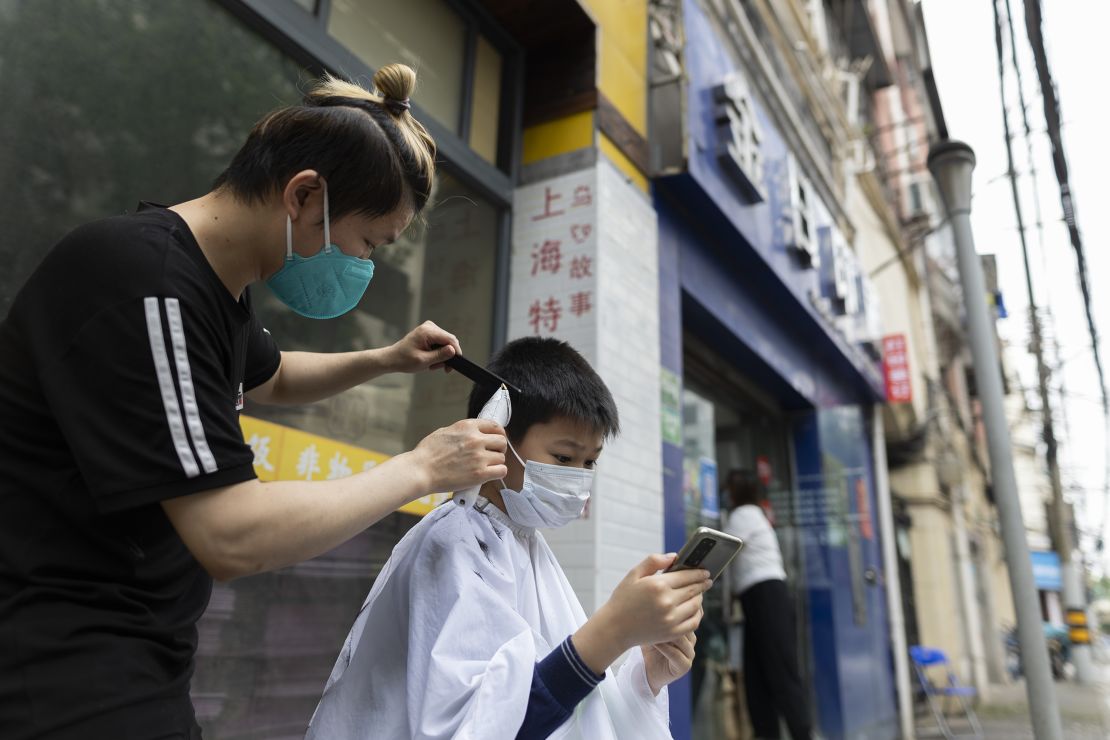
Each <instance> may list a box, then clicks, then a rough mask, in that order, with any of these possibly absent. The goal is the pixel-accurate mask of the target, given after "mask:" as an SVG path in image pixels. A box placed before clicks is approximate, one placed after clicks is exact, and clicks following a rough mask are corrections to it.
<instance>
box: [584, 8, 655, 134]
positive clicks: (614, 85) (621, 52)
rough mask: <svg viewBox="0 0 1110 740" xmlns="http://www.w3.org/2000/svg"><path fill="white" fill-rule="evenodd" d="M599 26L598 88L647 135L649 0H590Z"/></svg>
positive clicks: (637, 129) (635, 126) (630, 121)
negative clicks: (647, 0)
mask: <svg viewBox="0 0 1110 740" xmlns="http://www.w3.org/2000/svg"><path fill="white" fill-rule="evenodd" d="M586 5H587V7H588V8H589V10H590V13H591V14H592V15H593V17H594V19H595V20H596V21H597V25H598V36H599V42H598V89H599V90H601V93H602V94H603V95H605V97H607V98H609V100H611V101H612V102H613V104H614V105H615V106H616V108H617V110H619V111H620V112H621V115H623V116H624V117H625V118H626V119H628V122H629V123H630V124H632V127H633V128H634V129H636V131H637V132H639V133H640V134H641V135H643V136H647V2H646V0H588V1H587V3H586Z"/></svg>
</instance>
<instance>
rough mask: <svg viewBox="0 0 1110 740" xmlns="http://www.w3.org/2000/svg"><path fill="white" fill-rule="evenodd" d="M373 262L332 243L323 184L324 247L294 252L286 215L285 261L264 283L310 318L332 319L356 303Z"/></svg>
mask: <svg viewBox="0 0 1110 740" xmlns="http://www.w3.org/2000/svg"><path fill="white" fill-rule="evenodd" d="M373 277H374V263H373V262H371V261H370V260H364V259H360V258H358V257H352V256H350V255H349V254H344V253H343V250H341V249H340V248H339V247H338V246H336V245H334V244H332V243H331V223H330V220H329V214H328V188H327V186H326V185H325V186H324V248H323V249H321V250H320V251H319V252H317V253H316V254H314V255H312V256H311V257H302V256H300V255H299V254H294V253H293V221H292V219H290V218H289V216H288V215H286V216H285V264H284V265H282V268H281V269H280V270H278V271H277V272H276V273H274V274H273V275H272V276H271V277H270V279H269V280H267V281H266V284H267V285H268V286H270V290H271V291H273V293H274V295H275V296H277V297H278V300H280V301H281V302H282V303H284V304H285V305H286V306H289V308H291V309H293V310H294V311H295V312H297V313H299V314H300V315H301V316H304V317H306V318H309V319H334V318H335V317H336V316H342V315H343V314H345V313H347V312H348V311H350V310H351V309H352V308H354V307H355V306H357V305H358V302H359V301H360V300H362V295H363V294H364V293H365V292H366V287H367V286H368V285H369V284H370V279H371V278H373Z"/></svg>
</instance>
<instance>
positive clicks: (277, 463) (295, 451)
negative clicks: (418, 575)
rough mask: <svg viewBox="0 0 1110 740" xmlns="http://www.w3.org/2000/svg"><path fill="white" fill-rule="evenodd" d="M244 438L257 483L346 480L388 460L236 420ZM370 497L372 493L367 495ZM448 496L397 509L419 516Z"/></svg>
mask: <svg viewBox="0 0 1110 740" xmlns="http://www.w3.org/2000/svg"><path fill="white" fill-rule="evenodd" d="M239 426H240V427H241V428H242V430H243V439H244V440H245V441H246V442H247V444H249V445H250V447H251V450H253V451H254V472H255V473H256V474H257V475H258V478H259V480H263V481H274V480H303V481H320V480H332V479H336V478H345V477H346V476H348V475H352V474H354V473H361V472H363V471H365V470H370V469H371V468H373V467H374V466H375V465H377V464H379V463H381V462H384V461H386V460H388V459H389V455H383V454H382V453H380V452H375V451H374V450H367V449H364V448H362V447H355V446H354V445H349V444H344V443H343V442H337V441H336V440H334V439H328V438H327V437H321V436H319V435H317V434H309V433H308V432H302V431H301V430H299V429H293V428H292V427H286V426H282V425H281V424H273V423H271V422H268V421H262V420H261V419H255V418H253V417H250V416H241V417H239ZM368 493H369V494H370V495H372V493H371V492H368ZM450 495H451V494H449V493H434V494H431V495H429V496H424V497H423V498H420V499H417V500H416V501H413V502H412V503H410V504H406V505H405V506H402V507H401V508H400V511H403V512H406V513H408V514H416V515H418V516H421V515H424V514H427V513H428V512H429V511H431V510H432V509H433V508H435V507H436V506H438V505H439V504H440V503H442V502H443V501H445V500H447V499H448V498H449V497H450Z"/></svg>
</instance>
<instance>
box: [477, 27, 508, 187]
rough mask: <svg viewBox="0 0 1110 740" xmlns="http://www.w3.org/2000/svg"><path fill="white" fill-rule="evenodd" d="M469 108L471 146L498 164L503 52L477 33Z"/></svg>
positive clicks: (483, 156)
mask: <svg viewBox="0 0 1110 740" xmlns="http://www.w3.org/2000/svg"><path fill="white" fill-rule="evenodd" d="M471 106H472V107H471V109H470V148H471V149H473V150H474V151H476V152H478V154H480V155H481V157H482V159H484V160H486V161H487V162H489V163H490V164H494V165H495V164H497V135H498V128H497V124H498V122H499V120H500V117H501V52H499V51H497V49H496V48H494V46H493V44H491V43H490V42H489V41H488V40H487V39H486V37H485V36H478V44H477V48H476V49H475V52H474V99H473V101H472V102H471Z"/></svg>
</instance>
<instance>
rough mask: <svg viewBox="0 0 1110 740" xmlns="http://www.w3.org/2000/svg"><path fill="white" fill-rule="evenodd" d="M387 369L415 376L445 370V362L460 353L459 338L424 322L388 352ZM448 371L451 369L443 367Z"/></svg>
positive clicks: (428, 322)
mask: <svg viewBox="0 0 1110 740" xmlns="http://www.w3.org/2000/svg"><path fill="white" fill-rule="evenodd" d="M387 352H388V353H389V366H390V367H392V368H393V370H395V371H396V372H402V373H416V372H420V371H421V370H435V369H436V368H440V367H444V365H443V363H444V361H445V360H449V359H451V358H452V357H454V356H455V355H461V354H462V346H461V345H459V340H458V337H456V336H455V335H454V334H451V333H450V332H448V331H445V330H443V329H441V328H439V327H438V326H436V324H434V323H433V322H431V321H425V322H424V323H423V324H421V325H420V326H418V327H416V328H415V329H413V330H412V331H410V332H409V333H408V334H406V335H405V336H404V337H403V338H402V339H401V340H400V341H398V342H397V343H396V344H393V345H392V346H390V347H389V348H388V349H387ZM444 369H445V370H447V371H448V372H450V370H451V368H448V367H444Z"/></svg>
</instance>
